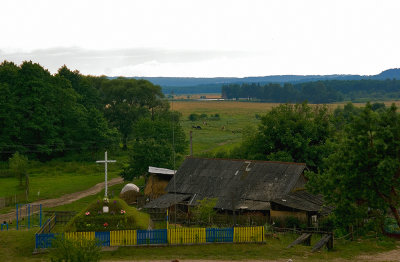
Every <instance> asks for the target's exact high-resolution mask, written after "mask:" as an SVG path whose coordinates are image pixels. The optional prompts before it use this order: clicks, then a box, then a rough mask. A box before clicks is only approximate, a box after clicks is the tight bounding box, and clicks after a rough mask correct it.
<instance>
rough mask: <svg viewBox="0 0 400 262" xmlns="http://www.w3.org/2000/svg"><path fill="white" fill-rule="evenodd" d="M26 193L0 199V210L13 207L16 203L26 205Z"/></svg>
mask: <svg viewBox="0 0 400 262" xmlns="http://www.w3.org/2000/svg"><path fill="white" fill-rule="evenodd" d="M26 202H27V198H26V193H25V192H24V193H20V194H18V195H13V196H8V197H1V198H0V209H1V208H4V207H9V206H14V205H15V204H17V203H26Z"/></svg>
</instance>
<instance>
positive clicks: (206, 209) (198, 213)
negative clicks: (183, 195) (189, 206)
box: [193, 198, 218, 224]
mask: <svg viewBox="0 0 400 262" xmlns="http://www.w3.org/2000/svg"><path fill="white" fill-rule="evenodd" d="M217 200H218V199H217V198H204V199H202V200H199V201H198V202H199V204H198V205H197V206H196V208H195V209H194V212H193V215H194V217H195V219H196V220H197V221H198V222H200V223H203V224H211V223H212V220H213V218H214V217H215V215H216V214H217V211H215V210H214V207H215V205H216V204H217Z"/></svg>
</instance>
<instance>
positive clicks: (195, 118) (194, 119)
mask: <svg viewBox="0 0 400 262" xmlns="http://www.w3.org/2000/svg"><path fill="white" fill-rule="evenodd" d="M199 119H200V116H199V115H198V114H194V113H193V114H190V115H189V120H190V121H192V122H194V121H198V120H199Z"/></svg>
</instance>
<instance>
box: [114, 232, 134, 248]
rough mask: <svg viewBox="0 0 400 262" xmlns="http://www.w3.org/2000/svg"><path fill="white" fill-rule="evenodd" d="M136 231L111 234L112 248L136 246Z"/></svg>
mask: <svg viewBox="0 0 400 262" xmlns="http://www.w3.org/2000/svg"><path fill="white" fill-rule="evenodd" d="M136 236H137V234H136V230H118V231H111V232H110V246H134V245H136V244H137V239H136Z"/></svg>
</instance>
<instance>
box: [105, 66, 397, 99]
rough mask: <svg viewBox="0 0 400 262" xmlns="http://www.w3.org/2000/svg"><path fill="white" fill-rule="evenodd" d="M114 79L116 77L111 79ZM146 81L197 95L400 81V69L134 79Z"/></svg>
mask: <svg viewBox="0 0 400 262" xmlns="http://www.w3.org/2000/svg"><path fill="white" fill-rule="evenodd" d="M110 78H114V77H110ZM132 78H135V79H146V80H149V81H150V82H152V83H153V84H156V85H159V86H161V87H162V89H163V92H164V93H165V94H170V93H172V92H173V93H175V94H195V93H220V92H221V87H222V86H223V85H224V84H235V83H237V84H242V83H260V84H267V83H280V84H282V83H292V84H297V83H304V82H313V81H323V80H361V79H373V80H384V79H387V78H390V79H392V78H395V79H400V68H394V69H388V70H385V71H383V72H381V73H380V74H378V75H370V76H368V75H364V76H363V75H272V76H255V77H243V78H240V77H212V78H196V77H132Z"/></svg>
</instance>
